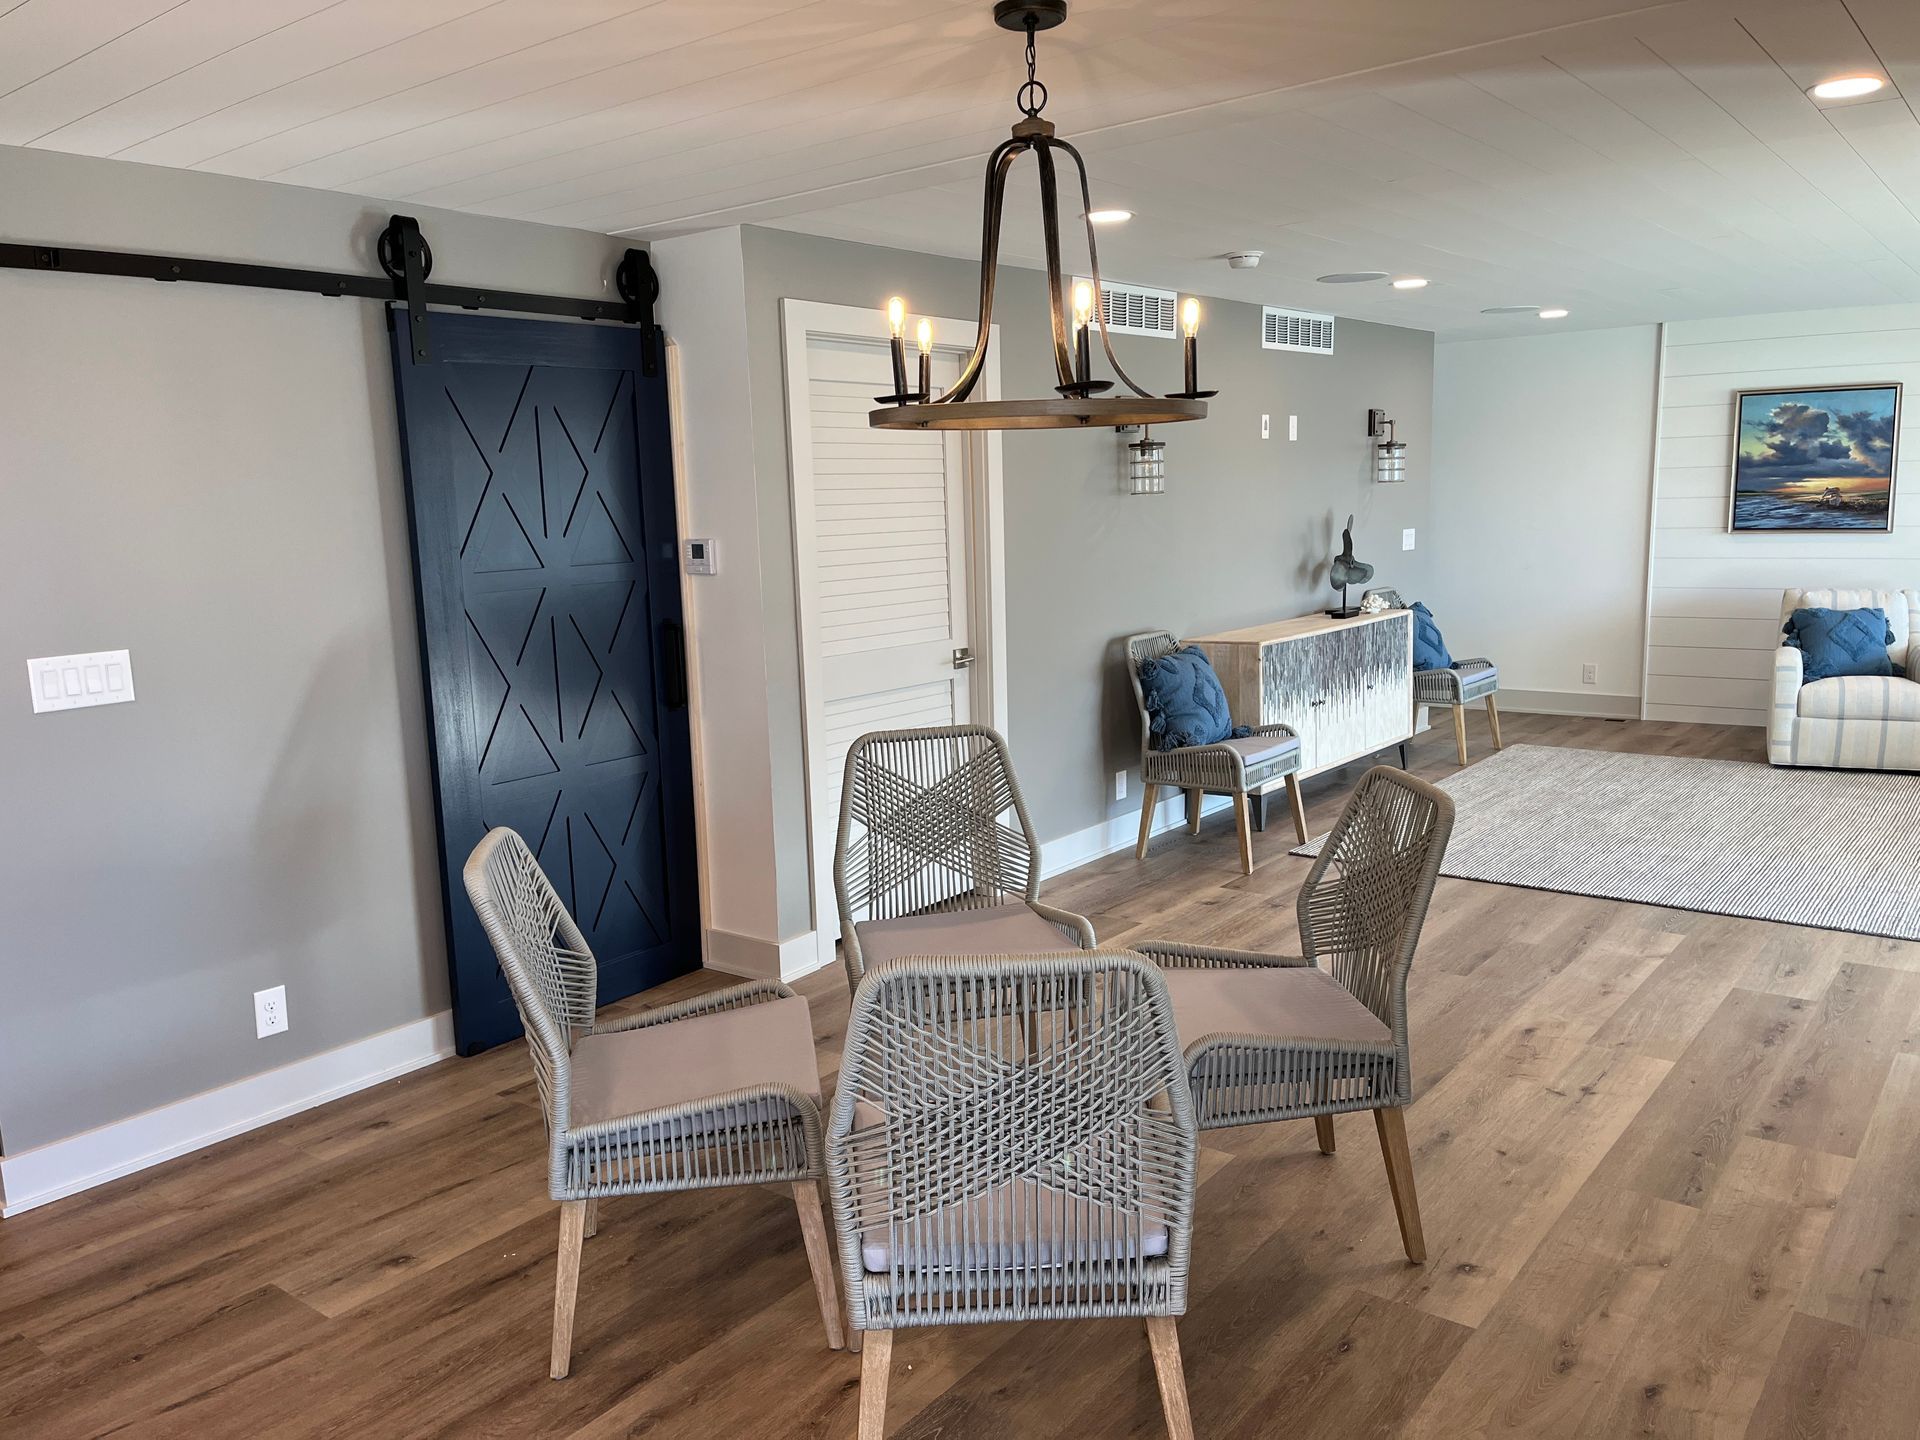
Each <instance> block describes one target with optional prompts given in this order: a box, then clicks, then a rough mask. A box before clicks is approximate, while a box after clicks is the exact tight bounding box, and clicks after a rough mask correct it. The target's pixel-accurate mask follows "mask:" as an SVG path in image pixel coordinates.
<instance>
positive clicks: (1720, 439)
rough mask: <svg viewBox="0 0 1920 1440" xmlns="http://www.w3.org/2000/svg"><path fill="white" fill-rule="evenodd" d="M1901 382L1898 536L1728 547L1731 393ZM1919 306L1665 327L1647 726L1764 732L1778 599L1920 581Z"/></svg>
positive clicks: (1785, 538) (1736, 541)
mask: <svg viewBox="0 0 1920 1440" xmlns="http://www.w3.org/2000/svg"><path fill="white" fill-rule="evenodd" d="M1894 380H1897V381H1900V382H1901V383H1903V384H1904V385H1905V386H1906V390H1905V393H1904V403H1903V405H1902V410H1901V416H1900V422H1901V423H1900V455H1899V460H1898V467H1897V469H1896V472H1895V475H1894V514H1893V518H1894V527H1895V528H1894V532H1893V533H1892V534H1891V535H1870V536H1861V535H1820V534H1801V535H1791V534H1787V535H1754V534H1746V535H1730V534H1728V533H1727V487H1728V485H1729V484H1730V483H1731V467H1732V459H1733V449H1732V447H1733V396H1734V392H1736V391H1739V390H1754V389H1760V388H1763V387H1766V386H1771V385H1779V386H1791V385H1832V384H1849V383H1875V382H1886V381H1894ZM1917 474H1920V305H1880V306H1873V307H1870V308H1861V309H1850V310H1814V311H1804V312H1796V313H1789V314H1779V315H1749V316H1742V317H1740V318H1737V319H1729V320H1695V321H1686V322H1681V323H1676V324H1671V325H1669V326H1667V332H1666V371H1665V379H1664V382H1663V384H1662V387H1661V395H1660V443H1659V465H1658V469H1657V472H1656V475H1655V488H1654V496H1655V499H1654V514H1653V529H1652V542H1651V543H1652V566H1651V583H1650V587H1649V596H1648V616H1647V676H1646V688H1645V690H1644V692H1643V693H1644V694H1645V696H1646V715H1647V718H1648V719H1649V720H1694V721H1707V722H1716V723H1720V724H1732V725H1763V724H1765V723H1766V706H1767V700H1768V684H1769V679H1770V676H1771V674H1772V669H1771V663H1770V662H1771V656H1772V653H1773V651H1774V649H1775V647H1776V646H1777V644H1778V637H1779V631H1780V626H1779V620H1778V616H1779V611H1780V592H1781V591H1783V590H1785V589H1787V588H1788V587H1789V586H1823V585H1832V586H1843V587H1886V588H1904V587H1907V586H1912V585H1915V584H1920V479H1916V475H1917Z"/></svg>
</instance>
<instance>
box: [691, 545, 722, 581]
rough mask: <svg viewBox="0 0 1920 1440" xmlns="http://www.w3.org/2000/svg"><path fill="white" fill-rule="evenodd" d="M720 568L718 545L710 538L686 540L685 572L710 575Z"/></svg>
mask: <svg viewBox="0 0 1920 1440" xmlns="http://www.w3.org/2000/svg"><path fill="white" fill-rule="evenodd" d="M719 568H720V547H719V545H718V544H717V543H716V542H714V541H712V540H689V541H687V573H688V574H689V575H711V574H713V573H714V571H716V570H717V569H719Z"/></svg>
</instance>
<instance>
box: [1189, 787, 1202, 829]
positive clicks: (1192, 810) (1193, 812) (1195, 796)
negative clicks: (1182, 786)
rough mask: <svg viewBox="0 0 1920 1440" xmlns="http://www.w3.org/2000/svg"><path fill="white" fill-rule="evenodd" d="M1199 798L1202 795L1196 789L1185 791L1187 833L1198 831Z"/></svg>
mask: <svg viewBox="0 0 1920 1440" xmlns="http://www.w3.org/2000/svg"><path fill="white" fill-rule="evenodd" d="M1201 799H1202V796H1201V794H1200V792H1199V791H1198V790H1189V791H1187V833H1188V834H1189V835H1198V834H1199V833H1200V801H1201Z"/></svg>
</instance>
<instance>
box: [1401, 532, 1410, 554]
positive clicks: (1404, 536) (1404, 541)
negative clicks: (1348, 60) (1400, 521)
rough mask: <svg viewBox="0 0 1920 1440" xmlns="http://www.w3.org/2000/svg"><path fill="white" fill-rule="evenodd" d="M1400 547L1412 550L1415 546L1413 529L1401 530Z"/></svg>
mask: <svg viewBox="0 0 1920 1440" xmlns="http://www.w3.org/2000/svg"><path fill="white" fill-rule="evenodd" d="M1400 548H1401V549H1402V550H1411V549H1412V548H1413V531H1411V530H1402V531H1401V532H1400Z"/></svg>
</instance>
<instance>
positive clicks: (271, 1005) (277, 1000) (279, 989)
mask: <svg viewBox="0 0 1920 1440" xmlns="http://www.w3.org/2000/svg"><path fill="white" fill-rule="evenodd" d="M286 1028H287V987H286V986H284V985H276V986H274V987H273V988H272V989H271V990H256V991H254V992H253V1033H254V1037H255V1038H256V1039H259V1040H264V1039H266V1038H267V1036H269V1035H278V1034H280V1033H281V1032H282V1031H284V1030H285V1029H286Z"/></svg>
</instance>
